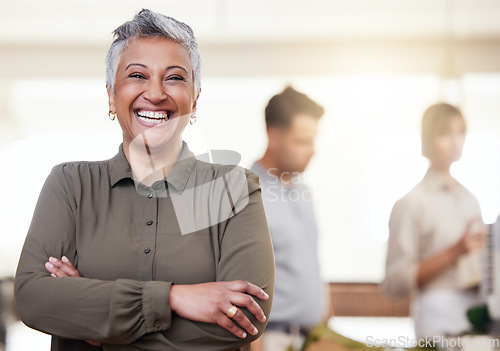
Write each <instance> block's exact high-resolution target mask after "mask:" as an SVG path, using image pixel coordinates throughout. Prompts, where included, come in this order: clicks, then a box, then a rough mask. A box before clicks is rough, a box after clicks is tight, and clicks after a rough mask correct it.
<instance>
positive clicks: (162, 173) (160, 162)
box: [123, 136, 182, 186]
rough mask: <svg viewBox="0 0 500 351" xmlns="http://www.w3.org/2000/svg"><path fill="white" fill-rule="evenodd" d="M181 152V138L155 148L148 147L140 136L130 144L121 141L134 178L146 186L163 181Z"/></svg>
mask: <svg viewBox="0 0 500 351" xmlns="http://www.w3.org/2000/svg"><path fill="white" fill-rule="evenodd" d="M181 150H182V138H172V139H170V140H169V141H168V142H167V143H164V144H162V145H160V146H156V147H150V146H149V145H148V143H147V142H146V141H145V140H144V139H142V138H141V137H140V136H139V137H136V138H135V139H134V140H133V141H132V142H130V141H126V140H123V152H124V154H125V157H126V158H127V160H128V162H129V164H130V167H131V169H132V173H133V174H134V177H135V178H136V179H137V180H139V181H140V182H141V183H143V184H144V185H147V186H150V185H151V184H153V183H154V182H156V181H157V180H161V179H163V178H164V177H166V176H167V175H168V174H169V173H170V171H172V169H173V168H174V166H175V163H176V162H177V160H178V159H179V155H180V153H181Z"/></svg>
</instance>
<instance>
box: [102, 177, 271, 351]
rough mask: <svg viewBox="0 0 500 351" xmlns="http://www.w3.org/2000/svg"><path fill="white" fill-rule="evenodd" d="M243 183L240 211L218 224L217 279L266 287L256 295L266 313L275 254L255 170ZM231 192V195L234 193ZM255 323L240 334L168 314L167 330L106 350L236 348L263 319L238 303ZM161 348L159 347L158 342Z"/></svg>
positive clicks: (245, 342)
mask: <svg viewBox="0 0 500 351" xmlns="http://www.w3.org/2000/svg"><path fill="white" fill-rule="evenodd" d="M246 179H247V181H246V182H245V187H247V190H248V191H241V192H239V194H237V195H236V197H235V199H234V202H235V208H236V209H237V210H238V209H239V211H237V213H236V214H235V215H234V216H232V217H231V218H230V219H229V220H226V221H223V222H221V223H219V225H218V226H219V232H220V233H222V234H221V236H220V239H219V240H220V243H219V246H220V259H219V262H218V266H217V272H216V275H217V278H216V280H217V281H233V280H244V281H249V282H251V283H253V284H255V285H257V286H259V287H261V288H262V289H264V291H266V293H267V294H269V296H270V298H269V299H268V300H267V301H261V300H259V299H256V301H257V303H258V304H259V305H260V306H261V308H262V310H263V311H264V314H265V315H266V316H267V317H269V313H270V311H271V304H272V296H273V290H274V254H273V249H272V244H271V239H270V235H269V229H268V225H267V220H266V215H265V212H264V207H263V204H262V198H261V190H260V186H259V180H258V177H257V175H255V174H254V173H251V172H249V171H248V170H247V171H246ZM233 195H235V194H233ZM240 309H241V310H242V311H243V312H244V313H245V314H246V315H247V316H248V318H249V319H250V321H251V322H252V323H253V324H254V325H255V326H256V327H257V329H258V330H259V334H258V335H256V336H252V335H250V334H248V336H247V338H245V339H240V338H238V337H236V336H234V335H233V334H231V333H230V332H229V331H227V330H226V329H223V328H222V327H220V326H219V325H216V324H207V323H200V322H195V321H191V320H188V319H185V318H182V317H179V316H177V315H176V314H172V326H171V328H170V329H168V330H166V331H163V332H159V333H152V334H149V335H146V336H145V337H143V338H141V339H140V340H137V341H136V342H135V343H133V344H132V345H128V346H119V345H106V346H105V347H104V349H105V350H107V351H110V350H113V351H117V350H151V351H153V350H192V351H195V350H203V351H210V350H240V349H241V348H242V347H243V346H244V345H247V347H248V344H249V343H250V342H251V341H253V340H255V339H256V338H258V337H259V336H260V335H261V333H262V332H263V330H264V328H265V325H266V324H267V320H266V322H265V323H261V322H259V321H258V320H257V319H256V318H255V317H254V316H253V315H252V314H251V313H250V312H249V311H248V310H247V309H245V308H240ZM159 344H161V345H163V348H160V349H159V348H158V345H159Z"/></svg>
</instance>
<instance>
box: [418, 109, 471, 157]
mask: <svg viewBox="0 0 500 351" xmlns="http://www.w3.org/2000/svg"><path fill="white" fill-rule="evenodd" d="M453 118H461V119H462V120H463V121H464V123H465V119H464V117H463V115H462V112H461V111H460V109H459V108H458V107H456V106H453V105H450V104H447V103H444V102H442V103H438V104H434V105H432V106H430V107H429V108H428V109H427V110H426V111H425V112H424V116H423V117H422V155H423V156H425V157H427V158H431V157H432V153H433V149H432V145H433V141H434V138H435V136H436V132H437V131H439V130H440V129H443V128H448V126H449V124H450V120H451V119H453Z"/></svg>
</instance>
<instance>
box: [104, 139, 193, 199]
mask: <svg viewBox="0 0 500 351" xmlns="http://www.w3.org/2000/svg"><path fill="white" fill-rule="evenodd" d="M194 162H195V156H194V153H193V152H192V151H191V150H189V148H188V145H187V143H186V142H185V141H184V140H183V141H182V149H181V153H180V154H179V158H178V159H177V162H176V164H175V166H174V168H173V169H172V170H171V171H170V173H169V174H168V175H167V177H166V181H167V182H168V183H169V184H170V185H172V186H173V187H174V188H175V190H176V191H177V192H179V193H180V194H182V192H183V191H184V189H185V188H186V184H187V182H188V179H189V174H190V172H191V170H192V168H193V166H194ZM109 174H110V182H111V187H113V186H115V184H116V183H118V182H119V181H120V180H122V179H125V178H130V179H134V176H133V173H132V170H131V167H130V164H129V162H128V160H127V158H126V157H125V153H124V152H123V143H121V144H120V146H119V147H118V153H117V154H116V155H115V156H114V157H113V158H112V159H111V160H110V163H109ZM164 180H165V178H164Z"/></svg>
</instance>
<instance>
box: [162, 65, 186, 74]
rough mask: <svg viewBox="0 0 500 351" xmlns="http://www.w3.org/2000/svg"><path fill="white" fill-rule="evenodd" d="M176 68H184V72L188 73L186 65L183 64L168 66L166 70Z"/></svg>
mask: <svg viewBox="0 0 500 351" xmlns="http://www.w3.org/2000/svg"><path fill="white" fill-rule="evenodd" d="M174 68H180V69H182V70H183V71H184V72H186V74H187V73H188V71H187V69H185V68H184V67H182V66H168V67H167V68H166V69H165V71H169V70H171V69H174Z"/></svg>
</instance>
